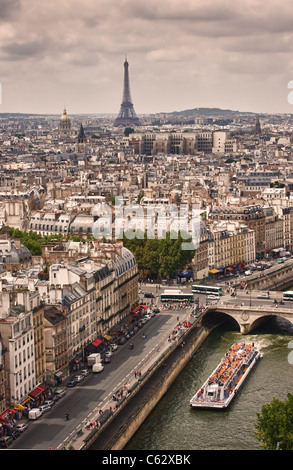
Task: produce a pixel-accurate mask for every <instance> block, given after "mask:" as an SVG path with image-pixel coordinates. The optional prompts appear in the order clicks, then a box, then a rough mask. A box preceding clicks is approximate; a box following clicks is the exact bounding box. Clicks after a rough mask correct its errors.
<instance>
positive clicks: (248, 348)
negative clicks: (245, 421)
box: [190, 343, 261, 409]
mask: <svg viewBox="0 0 293 470" xmlns="http://www.w3.org/2000/svg"><path fill="white" fill-rule="evenodd" d="M260 357H261V354H260V352H259V351H258V349H257V348H256V346H255V345H254V343H235V344H233V345H232V346H231V348H230V349H229V350H228V352H227V353H226V354H225V356H224V357H223V358H222V360H221V362H220V364H219V365H218V366H217V368H216V369H215V370H214V371H213V373H212V374H211V375H210V377H209V378H208V379H207V381H206V382H205V383H204V385H203V386H202V387H201V388H200V389H199V390H198V392H197V393H196V394H195V395H194V396H193V397H192V399H191V400H190V406H191V407H193V408H214V409H217V408H227V407H228V406H229V404H230V403H231V401H232V400H233V398H234V396H235V395H236V393H237V392H238V390H239V389H240V387H241V386H242V385H243V383H244V382H245V380H246V378H247V376H248V374H249V372H250V371H251V370H252V368H253V367H254V365H255V364H256V362H257V361H258V359H259V358H260Z"/></svg>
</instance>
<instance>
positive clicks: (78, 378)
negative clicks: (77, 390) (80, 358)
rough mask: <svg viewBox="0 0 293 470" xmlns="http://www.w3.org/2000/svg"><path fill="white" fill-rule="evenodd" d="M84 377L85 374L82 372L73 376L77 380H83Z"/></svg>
mask: <svg viewBox="0 0 293 470" xmlns="http://www.w3.org/2000/svg"><path fill="white" fill-rule="evenodd" d="M83 379H84V375H82V374H80V375H75V376H74V377H73V380H75V382H81V381H82V380H83Z"/></svg>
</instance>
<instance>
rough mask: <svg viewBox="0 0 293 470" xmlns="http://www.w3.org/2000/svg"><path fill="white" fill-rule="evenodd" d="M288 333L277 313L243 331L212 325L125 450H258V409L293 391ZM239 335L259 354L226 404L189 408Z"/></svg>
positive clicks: (290, 334)
mask: <svg viewBox="0 0 293 470" xmlns="http://www.w3.org/2000/svg"><path fill="white" fill-rule="evenodd" d="M292 339H293V329H292V327H290V326H289V325H288V323H287V322H285V321H284V320H282V319H278V318H275V319H272V320H271V321H270V322H269V323H267V324H266V325H263V327H262V328H261V329H259V330H255V331H254V332H253V333H252V334H250V335H246V336H242V335H241V334H240V333H239V332H238V331H236V330H233V329H231V330H230V329H227V327H226V328H223V327H221V328H218V329H217V330H215V331H213V332H212V333H211V334H210V336H209V337H208V338H207V339H206V340H205V342H204V344H203V345H202V346H201V347H200V348H199V349H198V351H197V352H196V353H195V354H194V356H193V357H192V359H191V360H190V361H189V363H188V364H187V365H186V367H185V368H184V370H183V371H182V372H181V374H180V375H179V376H178V378H177V379H176V381H175V382H174V383H173V384H172V386H171V387H170V389H169V390H168V392H167V393H166V394H165V395H164V397H163V398H162V399H161V400H160V402H159V403H158V404H157V406H156V407H155V408H154V410H153V411H152V413H151V414H150V415H149V416H148V418H147V419H146V420H145V422H144V423H143V424H142V426H141V427H140V429H139V430H138V431H137V432H136V433H135V435H134V436H133V437H132V439H131V440H130V441H129V442H128V444H127V446H126V447H125V448H124V450H195V451H196V450H260V449H261V447H260V442H259V441H258V440H257V439H256V437H255V433H254V431H255V423H256V420H257V413H259V412H261V408H262V406H263V405H264V404H266V403H270V402H271V401H272V399H273V398H278V399H280V400H285V399H286V397H287V393H288V392H290V393H293V364H290V363H289V360H288V355H289V353H290V352H291V351H292V349H289V348H288V344H289V341H291V340H292ZM238 341H248V342H249V341H254V343H255V344H256V345H257V346H258V347H259V349H260V351H261V353H262V356H263V357H262V358H261V359H260V360H259V361H258V363H257V364H256V366H255V367H254V369H253V370H252V371H251V373H250V375H249V376H248V378H247V380H246V382H245V384H244V385H243V387H242V388H241V390H240V392H239V393H238V394H237V396H236V397H235V398H234V400H233V401H232V403H231V404H230V407H229V408H228V409H227V410H196V409H192V408H191V407H190V406H189V400H190V398H191V397H192V396H193V395H194V394H195V393H196V392H197V390H198V389H199V388H200V386H201V385H202V384H203V383H204V382H205V380H206V379H207V377H208V376H209V375H210V373H211V372H212V371H213V370H214V369H215V367H216V366H217V365H218V363H219V362H220V360H221V358H222V356H223V355H224V354H225V353H226V352H227V350H228V349H229V347H230V346H231V345H232V344H233V343H235V342H238ZM290 362H292V361H290Z"/></svg>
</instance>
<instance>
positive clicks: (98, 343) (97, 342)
mask: <svg viewBox="0 0 293 470" xmlns="http://www.w3.org/2000/svg"><path fill="white" fill-rule="evenodd" d="M102 342H103V341H102V340H100V339H99V338H97V339H95V341H93V342H92V344H93V345H94V346H99V345H100V344H101V343H102Z"/></svg>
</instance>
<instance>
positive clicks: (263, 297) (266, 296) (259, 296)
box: [257, 293, 270, 299]
mask: <svg viewBox="0 0 293 470" xmlns="http://www.w3.org/2000/svg"><path fill="white" fill-rule="evenodd" d="M257 298H258V299H269V298H270V295H269V294H266V293H263V294H259V295H258V296H257Z"/></svg>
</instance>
